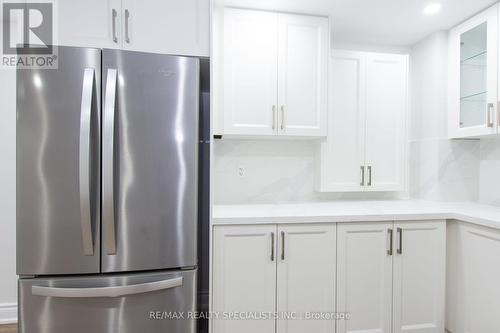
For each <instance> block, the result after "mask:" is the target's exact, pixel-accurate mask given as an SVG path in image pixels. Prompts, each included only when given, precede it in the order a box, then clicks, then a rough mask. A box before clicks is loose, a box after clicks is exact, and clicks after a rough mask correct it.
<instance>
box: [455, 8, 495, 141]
mask: <svg viewBox="0 0 500 333" xmlns="http://www.w3.org/2000/svg"><path fill="white" fill-rule="evenodd" d="M497 11H498V6H497V5H495V6H493V7H491V8H490V9H487V10H486V11H484V12H482V13H480V14H479V15H477V16H475V17H473V18H472V19H470V20H468V21H466V22H465V23H463V24H461V25H460V26H458V27H456V28H455V29H452V30H451V32H450V54H449V58H450V61H449V63H450V68H449V86H450V90H449V102H448V104H449V126H448V128H449V136H450V137H451V138H460V137H475V136H484V135H491V134H495V133H496V132H497V125H495V124H497V120H496V118H497V116H496V109H497V95H498V91H497V89H498V88H497V86H498V85H497V77H498V71H497V67H498V65H497V64H498V51H497V46H498V12H497Z"/></svg>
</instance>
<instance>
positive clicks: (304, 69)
mask: <svg viewBox="0 0 500 333" xmlns="http://www.w3.org/2000/svg"><path fill="white" fill-rule="evenodd" d="M278 22H279V29H278V31H279V32H278V42H279V49H278V87H279V90H278V102H279V103H278V105H279V108H280V110H279V111H280V112H279V132H280V134H282V135H295V136H326V128H327V126H326V119H327V84H328V82H327V81H328V53H329V51H328V50H329V48H328V45H329V43H328V26H329V24H328V19H327V18H324V17H313V16H305V15H286V14H280V15H279V16H278Z"/></svg>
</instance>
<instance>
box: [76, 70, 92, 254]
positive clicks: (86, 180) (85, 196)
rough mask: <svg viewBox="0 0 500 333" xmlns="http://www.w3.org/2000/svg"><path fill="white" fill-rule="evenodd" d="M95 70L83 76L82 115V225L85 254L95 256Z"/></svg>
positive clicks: (88, 71)
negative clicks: (92, 148)
mask: <svg viewBox="0 0 500 333" xmlns="http://www.w3.org/2000/svg"><path fill="white" fill-rule="evenodd" d="M94 80H95V70H94V69H93V68H86V69H85V72H84V75H83V88H82V104H81V113H80V161H79V164H80V165H79V169H80V170H79V174H80V177H79V178H80V184H79V187H80V223H81V227H82V240H83V253H84V255H86V256H93V255H94V241H93V237H92V221H91V219H92V217H91V215H92V214H91V211H90V210H91V208H90V187H91V182H90V164H91V158H90V127H91V121H92V97H93V92H94Z"/></svg>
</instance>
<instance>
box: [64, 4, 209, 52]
mask: <svg viewBox="0 0 500 333" xmlns="http://www.w3.org/2000/svg"><path fill="white" fill-rule="evenodd" d="M56 8H57V10H58V18H59V20H58V27H59V28H58V39H59V41H58V44H59V45H64V46H80V47H97V48H114V49H125V50H133V51H141V52H154V53H163V54H175V55H190V56H206V57H208V56H209V53H210V1H209V0H183V1H174V0H166V1H162V0H141V1H139V0H86V1H80V0H64V1H59V2H58V3H57V6H56Z"/></svg>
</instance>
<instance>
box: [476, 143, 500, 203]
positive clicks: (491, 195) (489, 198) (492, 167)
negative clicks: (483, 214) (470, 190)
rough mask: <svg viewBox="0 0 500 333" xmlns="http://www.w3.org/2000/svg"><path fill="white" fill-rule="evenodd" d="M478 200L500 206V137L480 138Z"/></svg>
mask: <svg viewBox="0 0 500 333" xmlns="http://www.w3.org/2000/svg"><path fill="white" fill-rule="evenodd" d="M479 201H480V202H481V203H484V204H489V205H495V206H500V138H495V139H483V140H481V152H480V191H479Z"/></svg>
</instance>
